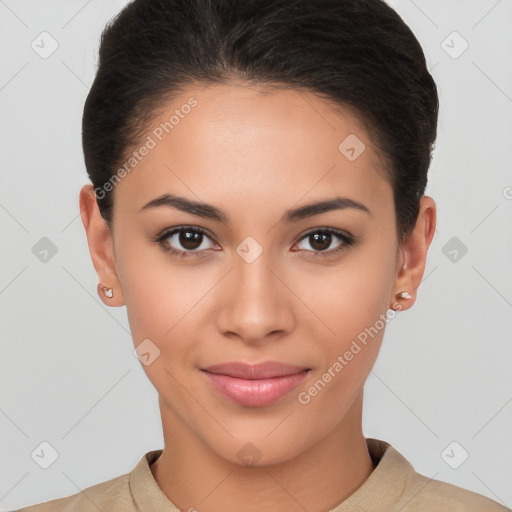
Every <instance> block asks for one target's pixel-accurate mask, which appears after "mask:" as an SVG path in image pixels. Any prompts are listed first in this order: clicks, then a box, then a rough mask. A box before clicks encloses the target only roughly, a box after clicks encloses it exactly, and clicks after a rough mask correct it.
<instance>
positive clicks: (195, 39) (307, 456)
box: [23, 0, 506, 512]
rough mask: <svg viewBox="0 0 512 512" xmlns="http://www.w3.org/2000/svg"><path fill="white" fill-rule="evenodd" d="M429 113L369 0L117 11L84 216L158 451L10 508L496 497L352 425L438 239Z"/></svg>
mask: <svg viewBox="0 0 512 512" xmlns="http://www.w3.org/2000/svg"><path fill="white" fill-rule="evenodd" d="M437 115H438V96H437V90H436V86H435V83H434V81H433V79H432V77H431V75H430V74H429V73H428V70H427V69H426V64H425V58H424V55H423V52H422V49H421V47H420V45H419V43H418V41H417V40H416V38H415V37H414V35H413V34H412V32H411V31H410V29H409V28H408V27H407V25H405V23H404V22H403V21H402V20H401V18H400V17H399V16H398V15H397V13H395V12H394V11H393V10H392V9H391V8H390V7H389V6H387V5H386V4H385V3H384V2H383V1H381V0H336V1H335V0H329V1H323V0H321V1H320V0H318V1H315V2H305V1H290V0H286V1H282V0H281V1H278V0H251V1H247V2H241V1H239V0H187V1H181V2H180V1H178V0H135V1H134V2H132V3H130V4H129V5H128V6H127V7H126V8H124V9H123V10H122V11H121V13H120V14H119V15H118V16H117V17H116V18H115V19H114V20H113V22H112V23H110V24H109V25H108V26H107V27H106V29H105V31H104V33H103V35H102V41H101V47H100V60H99V68H98V71H97V75H96V78H95V81H94V83H93V86H92V88H91V91H90V93H89V96H88V98H87V101H86V104H85V108H84V115H83V147H84V156H85V163H86V167H87V171H88V173H89V177H90V179H91V182H92V184H91V185H87V186H84V187H83V189H82V190H81V193H80V208H81V212H82V221H83V223H84V227H85V230H86V234H87V239H88V244H89V249H90V253H91V257H92V260H93V263H94V266H95V269H96V271H97V273H98V278H99V285H98V293H99V294H100V297H101V298H102V300H103V301H104V302H105V304H108V305H110V306H122V305H126V308H127V313H128V318H129V323H130V328H131V332H132V336H133V339H134V344H135V349H136V352H137V355H138V357H139V358H140V361H141V363H142V364H143V368H144V371H145V372H146V374H147V376H148V378H149V379H150V381H151V382H152V384H153V385H154V386H155V388H156V390H157V391H158V394H159V405H160V411H161V417H162V426H163V432H164V441H165V446H164V448H163V449H162V450H154V451H151V452H148V453H146V454H145V455H144V456H143V457H142V458H141V459H140V461H139V463H138V464H137V466H136V467H135V468H134V469H133V471H131V472H130V473H128V474H125V475H122V476H119V477H117V478H114V479H112V480H109V481H107V482H103V483H101V484H98V485H95V486H92V487H90V488H88V489H86V490H84V491H83V492H80V493H77V494H75V495H73V496H68V497H65V498H62V499H59V500H53V501H51V502H47V503H45V504H40V505H36V506H33V507H28V508H25V509H23V510H26V511H31V512H32V511H34V512H36V511H37V512H42V511H45V510H48V511H49V510H51V511H60V510H61V511H65V510H66V511H67V510H80V511H82V510H83V511H89V510H91V511H92V510H98V509H99V510H103V511H109V512H110V511H116V510H119V511H125V512H129V511H136V510H139V511H146V510H147V511H153V510H161V511H173V510H181V511H195V510H197V511H200V512H203V511H204V512H216V511H224V512H234V511H237V512H238V511H247V512H256V511H261V510H265V511H280V512H286V511H303V510H307V511H311V512H313V511H314V512H325V511H332V512H342V511H349V510H350V511H356V510H357V511H359V510H361V511H363V510H364V511H373V510H386V511H389V510H397V511H398V510H404V511H405V510H407V511H420V510H466V511H477V510H478V511H485V510H489V511H491V510H492V511H501V510H506V509H505V508H504V507H503V506H501V505H499V504H498V503H496V502H494V501H492V500H491V499H488V498H486V497H484V496H481V495H479V494H476V493H474V492H471V491H469V490H465V489H462V488H460V487H456V486H454V485H450V484H448V483H444V482H441V481H437V480H432V479H429V478H427V477H425V476H423V475H421V474H419V473H417V472H416V471H415V470H414V468H413V467H412V466H411V464H410V463H409V462H408V461H407V460H406V459H405V458H404V457H403V456H402V455H401V454H400V453H399V452H398V451H396V450H395V449H394V448H393V447H392V446H391V445H390V444H389V443H386V442H385V441H383V440H378V439H373V438H368V439H367V438H365V437H364V436H363V433H362V400H363V385H364V383H365V380H366V378H367V377H368V375H369V373H370V371H371V369H372V367H373V365H374V363H375V361H376V358H377V356H378V353H379V350H380V347H381V344H382V339H383V335H384V330H385V326H386V324H387V323H388V322H389V321H390V320H391V319H392V318H393V317H394V316H395V315H396V314H398V313H397V311H400V310H405V309H408V308H410V307H411V306H412V305H413V304H414V301H415V298H416V294H417V291H418V287H419V285H420V283H421V280H422V277H423V274H424V269H425V262H426V257H427V252H428V248H429V246H430V243H431V241H432V238H433V235H434V231H435V225H436V204H435V202H434V200H433V199H432V198H430V197H428V196H425V195H424V190H425V187H426V183H427V172H428V168H429V165H430V160H431V151H432V148H433V145H434V142H435V139H436V129H437ZM372 329H373V331H371V332H373V333H374V334H372V336H371V337H370V336H368V334H367V333H368V332H370V330H372Z"/></svg>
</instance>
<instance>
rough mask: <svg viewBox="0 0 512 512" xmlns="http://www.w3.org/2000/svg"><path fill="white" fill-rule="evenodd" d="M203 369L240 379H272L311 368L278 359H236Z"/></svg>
mask: <svg viewBox="0 0 512 512" xmlns="http://www.w3.org/2000/svg"><path fill="white" fill-rule="evenodd" d="M202 370H204V371H207V372H209V373H217V374H220V375H228V376H230V377H237V378H240V379H270V378H272V377H284V376H286V375H295V374H296V373H300V372H303V371H306V370H309V368H306V367H303V366H296V365H292V364H285V363H280V362H278V361H268V362H265V363H258V364H247V363H243V362H241V361H235V362H232V363H220V364H214V365H212V366H208V367H207V368H202Z"/></svg>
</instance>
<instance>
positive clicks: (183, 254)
mask: <svg viewBox="0 0 512 512" xmlns="http://www.w3.org/2000/svg"><path fill="white" fill-rule="evenodd" d="M184 231H185V232H187V231H188V232H192V233H199V234H202V235H205V236H206V237H208V238H210V239H211V237H210V236H209V235H208V233H207V232H206V231H205V230H204V229H202V228H199V227H192V226H190V227H188V226H181V227H179V228H173V229H171V230H169V231H166V232H165V233H163V234H162V235H160V236H158V237H157V238H156V239H154V240H153V241H154V242H156V243H158V244H159V245H160V246H161V248H162V249H163V250H164V251H165V252H167V253H169V254H171V255H173V256H178V257H180V258H189V257H201V256H202V255H203V254H202V253H204V252H205V251H207V250H209V249H204V250H202V251H180V250H179V249H174V248H172V247H170V246H169V245H168V244H166V243H165V241H166V240H167V239H168V238H170V237H171V236H173V235H174V234H176V233H180V232H184ZM317 233H323V234H325V233H328V234H331V235H334V236H335V237H337V238H338V240H340V241H341V242H343V243H342V244H341V245H340V246H339V247H338V248H336V249H333V250H330V251H309V250H307V252H310V253H312V256H313V257H317V256H320V257H327V256H333V255H335V254H338V253H341V252H343V251H345V250H347V249H348V248H349V247H351V246H353V245H355V240H354V239H353V238H352V237H350V236H348V235H346V234H344V233H343V232H342V231H339V230H337V229H334V228H327V227H326V228H317V229H315V230H312V231H309V232H307V233H305V234H304V235H303V236H302V238H300V239H299V242H300V241H302V240H304V239H305V238H307V237H309V236H311V235H314V234H317ZM299 251H300V250H299ZM299 251H296V252H299Z"/></svg>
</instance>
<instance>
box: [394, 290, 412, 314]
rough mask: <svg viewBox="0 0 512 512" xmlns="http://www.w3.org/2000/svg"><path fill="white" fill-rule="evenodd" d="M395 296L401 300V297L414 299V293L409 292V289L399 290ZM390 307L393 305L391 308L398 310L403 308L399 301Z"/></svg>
mask: <svg viewBox="0 0 512 512" xmlns="http://www.w3.org/2000/svg"><path fill="white" fill-rule="evenodd" d="M395 297H396V298H397V299H398V300H400V299H407V300H409V299H412V295H411V294H410V293H409V292H407V291H403V292H398V293H396V294H395ZM390 307H391V309H392V310H393V311H398V310H400V309H402V306H400V304H398V303H397V302H394V303H393V304H392V305H391V306H390Z"/></svg>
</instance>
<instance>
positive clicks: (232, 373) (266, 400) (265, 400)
mask: <svg viewBox="0 0 512 512" xmlns="http://www.w3.org/2000/svg"><path fill="white" fill-rule="evenodd" d="M201 371H202V372H203V374H204V375H205V376H206V378H207V380H208V381H209V383H210V384H211V385H212V386H213V388H214V389H215V390H216V391H217V392H220V393H221V394H222V395H223V396H224V397H226V398H228V399H230V400H231V401H233V402H235V403H237V404H239V405H245V406H248V407H262V406H265V405H269V404H271V403H273V402H276V401H277V400H279V399H280V398H282V397H284V396H285V395H287V394H288V393H290V392H291V391H292V390H293V389H294V388H296V387H297V386H298V385H299V384H300V383H301V382H302V381H303V380H304V379H305V378H306V377H307V376H308V375H309V373H310V371H311V369H310V368H305V367H302V366H296V365H289V364H285V363H279V362H276V361H269V362H266V363H260V364H254V365H251V364H246V363H242V362H233V363H222V364H217V365H213V366H209V367H207V368H201Z"/></svg>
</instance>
